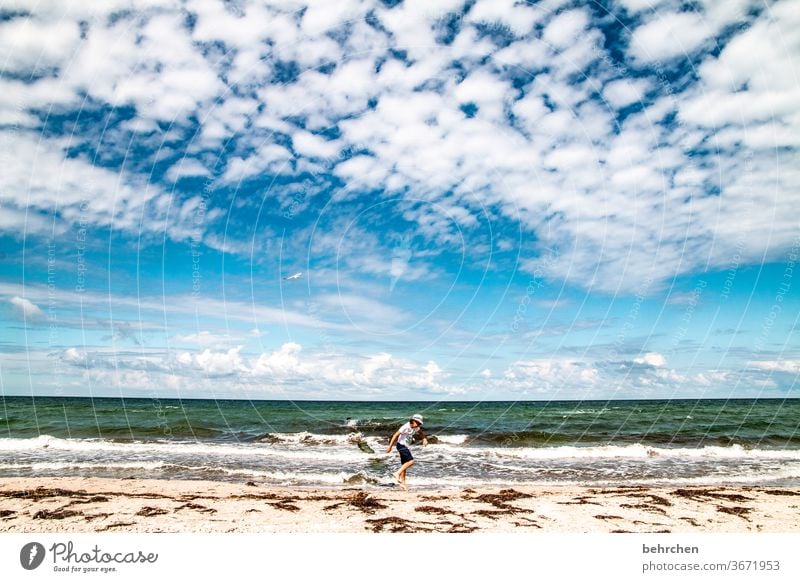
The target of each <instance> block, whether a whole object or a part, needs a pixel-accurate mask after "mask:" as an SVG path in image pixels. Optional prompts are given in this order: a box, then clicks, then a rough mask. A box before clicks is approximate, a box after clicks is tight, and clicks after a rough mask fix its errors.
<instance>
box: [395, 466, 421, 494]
mask: <svg viewBox="0 0 800 582" xmlns="http://www.w3.org/2000/svg"><path fill="white" fill-rule="evenodd" d="M414 463H416V461H415V460H414V459H411V460H410V461H408V462H407V463H403V466H402V467H400V470H399V471H398V472H397V473H395V474H394V475H395V478H396V479H397V481H398V482H399V483H400V486H401V487H402V488H403V489H407V487H406V471H408V470H409V469H410V468H411V465H413V464H414Z"/></svg>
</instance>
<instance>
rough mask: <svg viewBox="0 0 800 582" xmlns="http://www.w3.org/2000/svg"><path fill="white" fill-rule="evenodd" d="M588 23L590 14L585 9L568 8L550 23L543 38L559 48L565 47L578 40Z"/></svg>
mask: <svg viewBox="0 0 800 582" xmlns="http://www.w3.org/2000/svg"><path fill="white" fill-rule="evenodd" d="M588 25H589V16H588V15H587V14H586V11H585V10H583V9H576V10H568V11H565V12H561V13H560V14H558V15H557V16H556V17H555V18H553V19H552V20H551V21H550V22H549V23H548V25H547V27H546V28H545V30H544V34H543V35H542V38H543V39H544V41H545V42H547V43H549V44H551V45H553V46H554V47H555V48H557V49H565V48H567V47H569V46H570V45H573V44H574V43H575V42H576V41H577V40H578V36H579V35H580V34H581V33H582V32H583V31H584V30H585V29H586V27H587V26H588Z"/></svg>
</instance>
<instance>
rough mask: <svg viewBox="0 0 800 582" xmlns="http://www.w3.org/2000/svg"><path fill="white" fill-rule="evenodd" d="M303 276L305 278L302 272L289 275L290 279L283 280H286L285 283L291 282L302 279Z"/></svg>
mask: <svg viewBox="0 0 800 582" xmlns="http://www.w3.org/2000/svg"><path fill="white" fill-rule="evenodd" d="M302 276H303V273H302V272H300V273H295V274H294V275H289V276H288V277H284V278H283V280H284V281H291V280H292V279H299V278H300V277H302Z"/></svg>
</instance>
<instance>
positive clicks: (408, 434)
mask: <svg viewBox="0 0 800 582" xmlns="http://www.w3.org/2000/svg"><path fill="white" fill-rule="evenodd" d="M399 430H400V436H399V437H397V444H400V445H404V446H406V447H407V446H408V445H410V444H411V441H413V440H414V435H416V434H417V433H418V432H419V427H417V428H411V423H410V422H407V423H405V424H404V425H403V426H401V427H400V429H399Z"/></svg>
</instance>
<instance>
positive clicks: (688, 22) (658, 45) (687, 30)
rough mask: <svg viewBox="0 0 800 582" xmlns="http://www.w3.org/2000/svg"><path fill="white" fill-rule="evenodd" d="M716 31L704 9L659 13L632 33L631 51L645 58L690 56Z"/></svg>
mask: <svg viewBox="0 0 800 582" xmlns="http://www.w3.org/2000/svg"><path fill="white" fill-rule="evenodd" d="M713 33H714V31H713V30H712V29H711V27H710V26H709V25H708V23H706V21H705V18H704V17H703V15H702V14H701V13H696V12H672V13H667V14H658V15H656V16H654V18H653V19H652V20H650V21H649V22H647V23H646V24H643V25H641V26H639V27H637V28H636V30H634V31H633V35H632V37H631V52H632V54H633V55H634V56H635V57H636V58H637V59H639V60H640V61H642V62H645V63H651V62H655V61H664V60H669V59H672V58H675V57H679V56H682V57H685V58H688V57H689V56H690V55H691V53H692V52H693V51H694V50H695V49H697V48H699V47H700V46H701V45H702V44H703V43H705V42H707V41H709V40H710V39H712V38H713Z"/></svg>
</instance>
